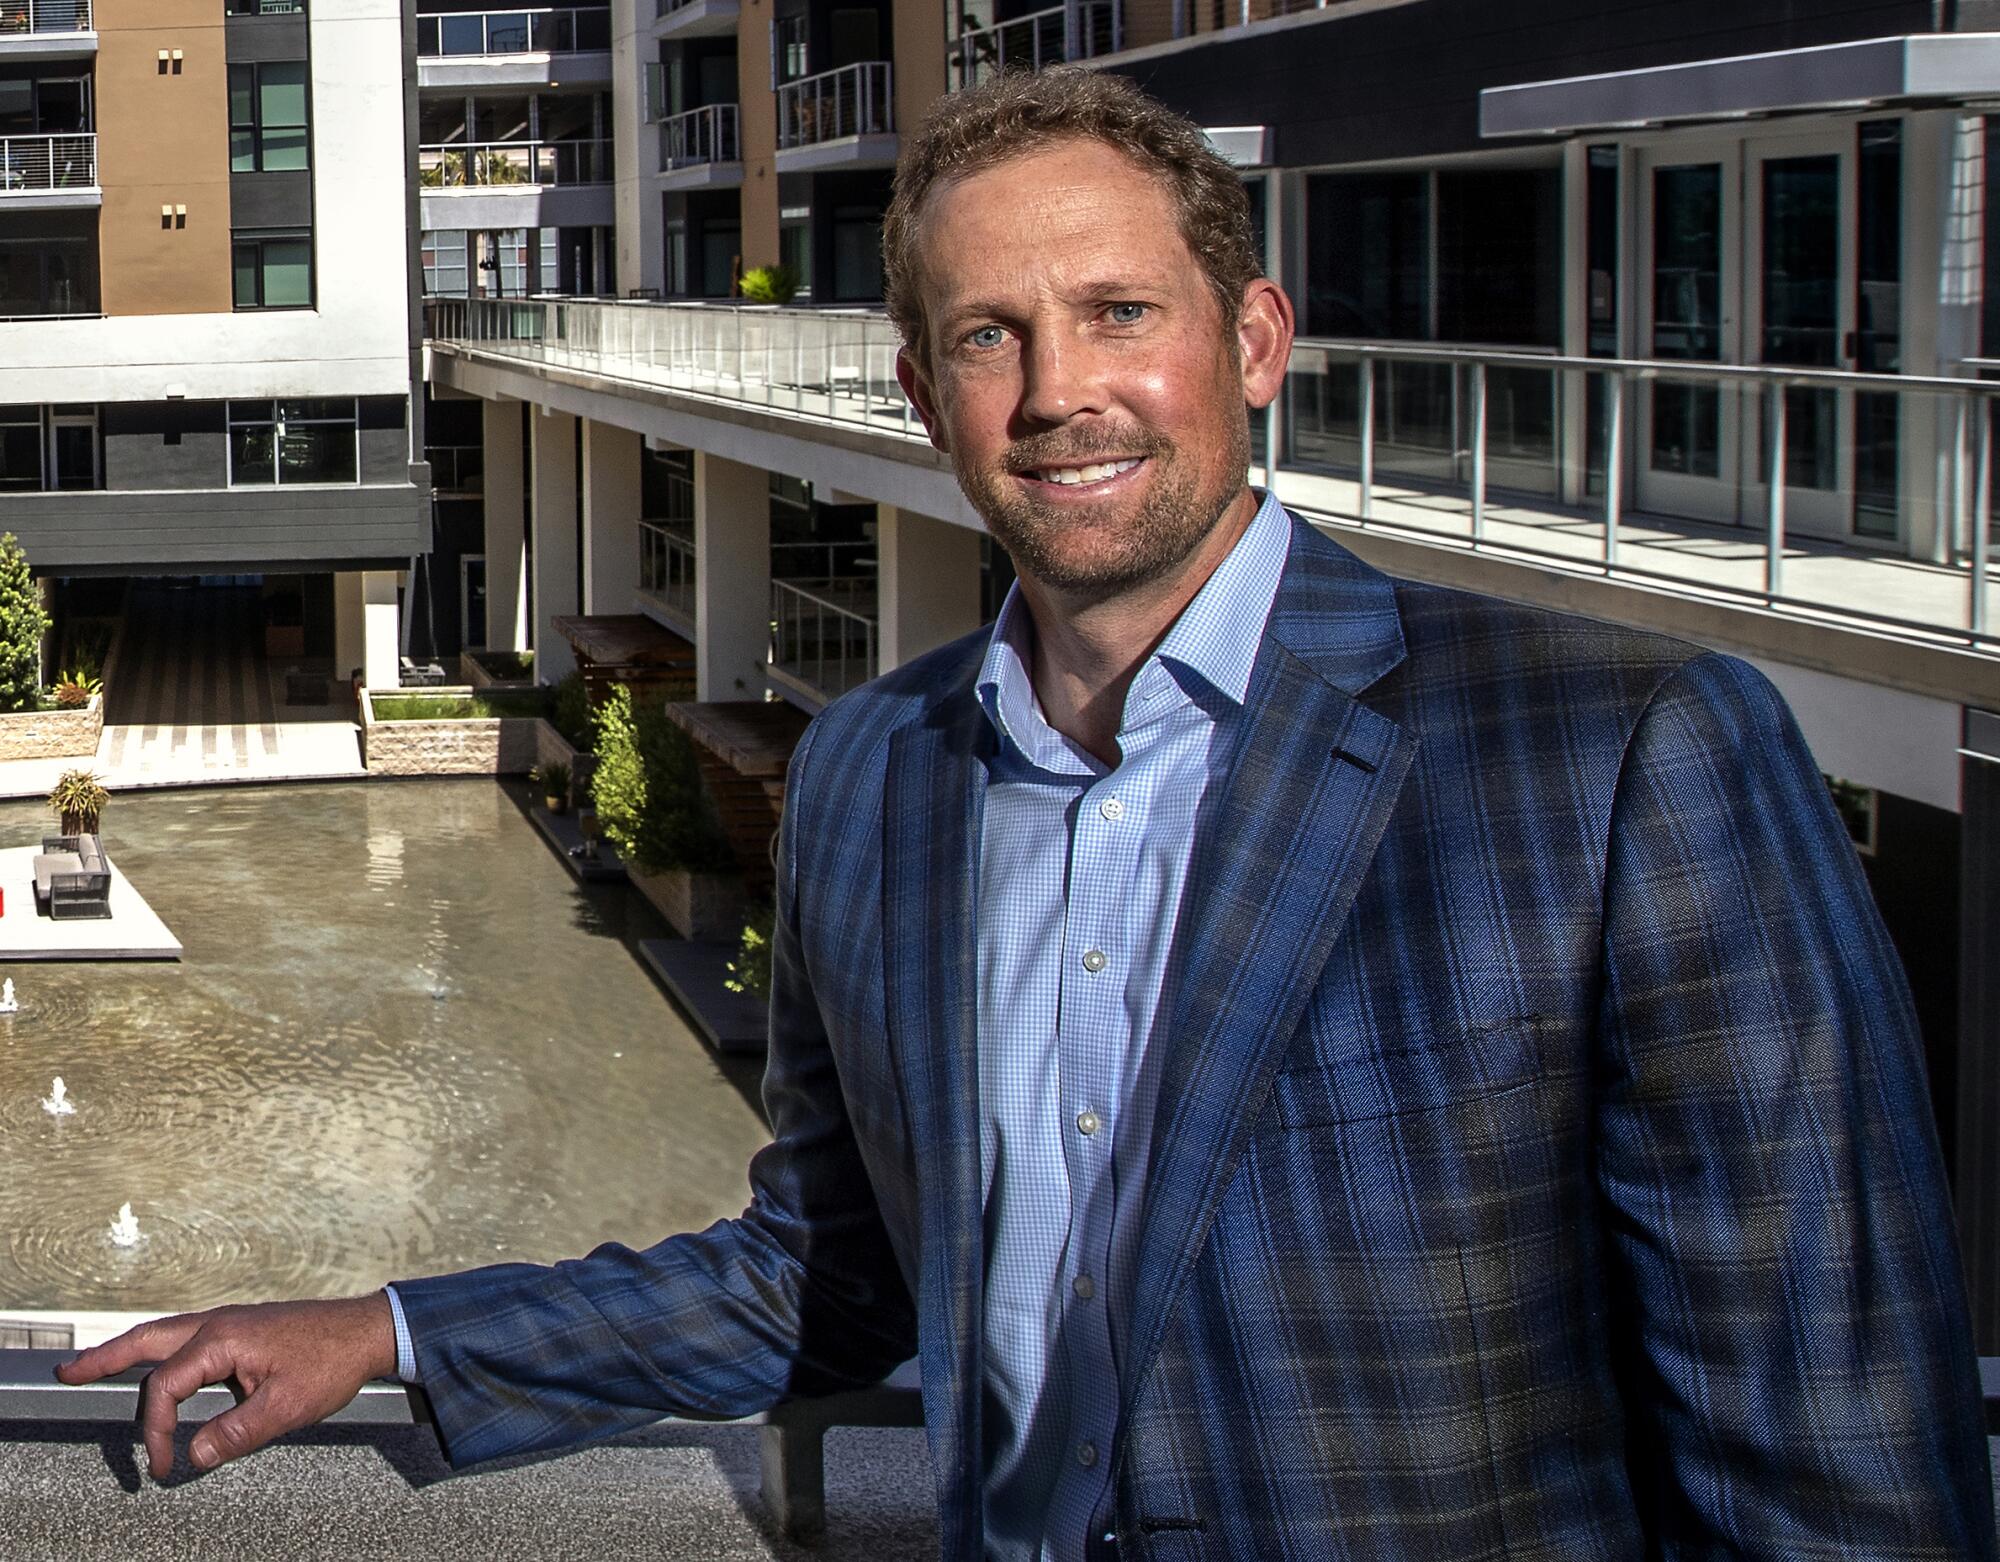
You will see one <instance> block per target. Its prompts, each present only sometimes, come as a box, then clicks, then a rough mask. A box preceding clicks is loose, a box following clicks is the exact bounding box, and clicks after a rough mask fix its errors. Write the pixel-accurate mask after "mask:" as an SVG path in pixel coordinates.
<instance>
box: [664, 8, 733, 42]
mask: <svg viewBox="0 0 2000 1562" xmlns="http://www.w3.org/2000/svg"><path fill="white" fill-rule="evenodd" d="M736 14H737V0H657V4H656V8H655V10H654V13H653V15H654V21H653V36H654V37H655V38H720V37H724V36H726V35H728V34H731V33H734V32H735V31H736Z"/></svg>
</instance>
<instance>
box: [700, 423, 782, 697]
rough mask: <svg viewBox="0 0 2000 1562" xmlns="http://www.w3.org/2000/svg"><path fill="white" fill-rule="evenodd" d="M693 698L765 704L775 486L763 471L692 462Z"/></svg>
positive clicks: (712, 459)
mask: <svg viewBox="0 0 2000 1562" xmlns="http://www.w3.org/2000/svg"><path fill="white" fill-rule="evenodd" d="M694 547H695V607H694V624H695V634H694V641H695V657H696V668H695V698H696V699H699V700H760V699H762V698H763V697H764V657H765V654H766V653H767V652H768V651H769V650H770V640H771V483H770V474H769V473H767V472H766V471H765V470H764V469H763V468H762V467H755V466H745V465H743V464H742V463H741V462H740V461H725V460H724V459H723V458H722V457H721V456H712V455H709V454H708V453H707V452H705V451H696V452H695V458H694Z"/></svg>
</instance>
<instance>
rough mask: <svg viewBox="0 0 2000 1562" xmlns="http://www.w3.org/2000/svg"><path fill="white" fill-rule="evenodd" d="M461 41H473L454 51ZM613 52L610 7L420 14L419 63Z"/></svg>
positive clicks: (549, 7)
mask: <svg viewBox="0 0 2000 1562" xmlns="http://www.w3.org/2000/svg"><path fill="white" fill-rule="evenodd" d="M460 40H468V42H466V43H465V44H464V46H460V47H453V46H452V45H454V44H456V43H458V42H459V41H460ZM610 47H611V11H610V8H609V7H608V6H542V7H522V6H515V7H509V8H507V9H502V10H492V11H420V12H418V13H417V57H418V58H419V59H425V60H431V59H477V58H480V57H482V56H502V55H510V54H585V53H597V52H600V51H602V50H605V49H609V48H610Z"/></svg>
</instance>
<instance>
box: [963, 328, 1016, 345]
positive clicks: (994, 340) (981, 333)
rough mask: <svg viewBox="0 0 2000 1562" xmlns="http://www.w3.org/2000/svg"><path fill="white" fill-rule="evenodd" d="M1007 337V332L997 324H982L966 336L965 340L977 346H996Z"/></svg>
mask: <svg viewBox="0 0 2000 1562" xmlns="http://www.w3.org/2000/svg"><path fill="white" fill-rule="evenodd" d="M1006 339H1007V333H1006V332H1005V331H1003V330H1001V329H1000V327H999V326H997V325H982V326H981V327H980V328H979V329H978V330H976V331H974V332H972V333H971V334H970V335H969V336H967V337H966V339H965V340H966V342H967V343H968V344H969V345H971V346H973V347H979V348H991V347H998V346H999V345H1000V344H1001V343H1002V342H1004V341H1005V340H1006Z"/></svg>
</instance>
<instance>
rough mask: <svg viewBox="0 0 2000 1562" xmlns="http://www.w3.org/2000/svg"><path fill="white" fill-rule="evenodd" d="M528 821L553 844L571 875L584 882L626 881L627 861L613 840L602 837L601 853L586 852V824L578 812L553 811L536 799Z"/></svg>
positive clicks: (599, 849)
mask: <svg viewBox="0 0 2000 1562" xmlns="http://www.w3.org/2000/svg"><path fill="white" fill-rule="evenodd" d="M528 822H529V823H530V824H532V825H533V826H534V827H535V828H536V829H537V830H538V831H540V832H541V837H542V839H543V840H545V841H547V842H548V843H549V845H551V846H553V847H554V848H555V851H556V855H557V856H558V857H560V858H562V864H563V866H564V867H565V868H567V869H569V876H570V877H571V878H573V879H575V880H577V881H578V882H579V883H582V884H623V883H624V882H625V864H624V862H623V861H622V860H621V859H620V857H619V855H618V852H617V850H616V848H614V847H613V846H612V844H611V843H610V842H609V841H606V840H599V841H598V843H597V855H596V856H595V857H587V856H585V855H584V852H583V843H584V834H583V827H582V826H581V825H580V824H579V823H578V822H577V817H576V815H575V814H574V813H567V814H552V813H550V812H549V811H548V809H546V808H544V807H542V806H541V805H540V804H539V803H537V802H535V801H534V800H533V799H530V800H529V804H528Z"/></svg>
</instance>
